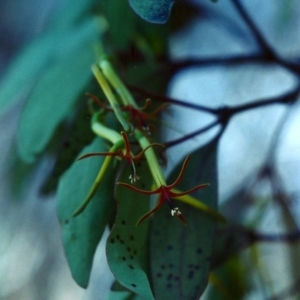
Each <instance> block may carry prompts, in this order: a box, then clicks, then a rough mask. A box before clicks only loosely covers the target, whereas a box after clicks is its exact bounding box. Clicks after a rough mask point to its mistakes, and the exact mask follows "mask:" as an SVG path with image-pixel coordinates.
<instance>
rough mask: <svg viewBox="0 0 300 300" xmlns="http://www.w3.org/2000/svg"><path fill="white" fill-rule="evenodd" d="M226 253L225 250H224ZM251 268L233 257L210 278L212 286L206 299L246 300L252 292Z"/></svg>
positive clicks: (236, 257)
mask: <svg viewBox="0 0 300 300" xmlns="http://www.w3.org/2000/svg"><path fill="white" fill-rule="evenodd" d="M223 251H224V249H223ZM250 274H252V272H251V270H249V267H248V268H247V266H246V264H244V263H243V259H241V258H240V257H238V256H235V257H232V258H231V259H230V260H229V261H227V262H226V264H224V265H223V266H222V267H221V268H218V270H217V271H216V272H213V273H212V275H211V276H210V279H211V280H210V283H211V284H210V285H211V288H210V289H209V292H208V295H207V297H206V299H213V300H240V299H245V297H246V295H247V294H248V293H249V290H250V288H251V287H250V277H249V275H250Z"/></svg>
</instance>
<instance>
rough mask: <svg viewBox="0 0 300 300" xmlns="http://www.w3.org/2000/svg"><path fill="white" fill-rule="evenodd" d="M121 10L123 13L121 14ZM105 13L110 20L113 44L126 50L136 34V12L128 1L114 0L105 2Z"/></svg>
mask: <svg viewBox="0 0 300 300" xmlns="http://www.w3.org/2000/svg"><path fill="white" fill-rule="evenodd" d="M120 12H122V13H121V14H120ZM104 15H105V18H106V19H107V21H108V25H109V34H110V36H111V38H112V41H113V45H114V46H115V47H116V48H118V49H120V50H124V49H125V48H127V47H128V45H129V43H130V40H131V39H132V37H133V36H134V34H135V32H134V27H135V23H136V22H135V21H136V16H135V14H134V13H133V12H132V10H131V9H130V7H129V5H128V3H127V2H126V1H124V0H114V1H106V2H105V4H104ZM124 20H126V21H124Z"/></svg>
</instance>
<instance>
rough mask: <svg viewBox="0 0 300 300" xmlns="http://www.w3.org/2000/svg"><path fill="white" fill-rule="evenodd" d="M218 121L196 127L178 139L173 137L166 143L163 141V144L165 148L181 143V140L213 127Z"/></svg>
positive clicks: (183, 140)
mask: <svg viewBox="0 0 300 300" xmlns="http://www.w3.org/2000/svg"><path fill="white" fill-rule="evenodd" d="M219 123H220V122H219V120H217V121H214V122H212V123H210V124H208V125H207V126H205V127H203V128H201V129H198V130H196V131H193V132H191V133H189V134H187V135H185V136H183V137H181V138H179V139H175V140H172V141H169V142H166V143H164V145H165V147H166V148H170V147H173V146H176V145H178V144H181V143H183V142H185V141H187V140H189V139H191V138H193V137H195V136H197V135H199V134H201V133H203V132H205V131H208V130H209V129H211V128H213V127H215V126H216V125H218V124H219Z"/></svg>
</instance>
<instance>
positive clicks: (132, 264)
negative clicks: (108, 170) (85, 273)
mask: <svg viewBox="0 0 300 300" xmlns="http://www.w3.org/2000/svg"><path fill="white" fill-rule="evenodd" d="M126 167H127V168H126V169H125V170H124V171H123V173H122V175H121V177H120V181H123V182H128V177H129V173H128V169H130V168H129V167H128V166H126ZM136 167H137V172H138V175H139V176H141V179H140V180H139V181H138V182H137V184H136V187H137V188H142V189H150V187H151V182H152V179H151V176H150V174H149V171H148V168H147V165H146V164H140V165H139V166H136ZM116 198H117V202H118V214H117V218H116V223H115V225H114V226H113V229H112V231H111V233H110V235H109V237H108V239H107V243H106V256H107V262H108V265H109V267H110V269H111V271H112V273H113V274H114V276H115V278H116V279H117V280H118V281H119V282H120V284H122V285H123V286H125V287H126V288H127V289H129V290H131V291H133V292H135V293H136V294H138V295H140V296H141V297H142V298H143V299H146V300H152V299H154V298H153V295H152V291H151V288H150V284H149V281H148V278H147V275H146V272H145V270H144V269H143V268H142V265H141V262H140V258H141V257H142V258H143V254H144V251H146V250H147V249H146V247H145V244H146V239H147V234H148V225H149V222H148V221H145V222H143V223H142V224H140V225H139V226H136V225H135V224H136V222H137V221H138V219H139V218H140V217H141V216H142V215H143V214H145V213H146V212H147V211H148V210H149V196H148V195H140V194H137V193H136V192H134V191H132V190H129V189H125V188H123V187H121V186H117V188H116Z"/></svg>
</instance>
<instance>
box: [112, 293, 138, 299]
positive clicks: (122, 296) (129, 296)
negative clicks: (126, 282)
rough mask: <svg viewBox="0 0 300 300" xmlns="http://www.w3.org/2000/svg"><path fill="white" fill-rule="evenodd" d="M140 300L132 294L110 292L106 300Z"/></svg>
mask: <svg viewBox="0 0 300 300" xmlns="http://www.w3.org/2000/svg"><path fill="white" fill-rule="evenodd" d="M141 299H142V298H141V297H140V296H138V295H137V294H134V293H133V292H130V291H127V292H115V291H111V292H110V294H109V298H108V300H141Z"/></svg>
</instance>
